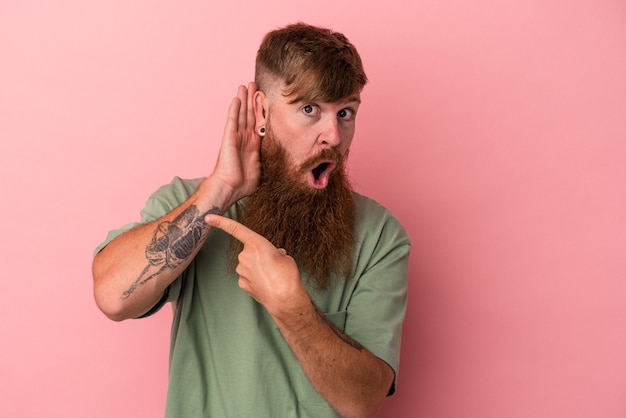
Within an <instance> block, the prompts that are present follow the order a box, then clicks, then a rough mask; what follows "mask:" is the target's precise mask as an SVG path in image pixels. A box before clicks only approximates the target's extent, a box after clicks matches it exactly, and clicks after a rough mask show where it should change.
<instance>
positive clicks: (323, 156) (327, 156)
mask: <svg viewBox="0 0 626 418" xmlns="http://www.w3.org/2000/svg"><path fill="white" fill-rule="evenodd" d="M347 158H348V151H346V152H345V153H344V154H341V153H340V152H339V151H337V150H336V149H333V148H326V149H324V150H322V151H321V152H320V153H319V154H317V155H314V156H313V157H310V158H308V159H307V160H305V161H304V162H303V163H302V164H300V170H299V171H300V173H307V172H309V171H311V170H312V169H313V168H315V167H317V166H318V165H320V164H321V163H324V162H329V161H330V162H334V163H336V164H337V168H341V167H342V166H343V164H344V162H345V160H346V159H347Z"/></svg>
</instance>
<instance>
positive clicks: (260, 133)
mask: <svg viewBox="0 0 626 418" xmlns="http://www.w3.org/2000/svg"><path fill="white" fill-rule="evenodd" d="M259 135H260V136H265V126H261V127H260V128H259Z"/></svg>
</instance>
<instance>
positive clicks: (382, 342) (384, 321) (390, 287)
mask: <svg viewBox="0 0 626 418" xmlns="http://www.w3.org/2000/svg"><path fill="white" fill-rule="evenodd" d="M377 212H380V211H377ZM370 218H371V219H368V220H367V223H366V227H364V228H362V229H361V230H360V231H359V239H360V240H361V245H360V247H359V250H360V253H359V255H358V261H357V267H356V268H357V279H358V283H357V284H356V287H355V289H354V291H353V294H352V297H351V299H350V303H349V305H348V308H347V318H346V328H345V331H346V333H347V334H348V335H350V336H351V337H352V338H354V339H355V340H356V341H358V342H359V343H361V344H362V345H363V346H365V347H366V348H367V349H368V350H369V351H370V352H372V354H374V355H375V356H377V357H378V358H380V359H382V360H383V361H385V362H386V363H387V364H389V366H391V368H392V369H393V370H394V372H395V374H396V378H397V373H398V367H399V358H400V343H401V338H402V323H403V321H404V316H405V312H406V305H407V275H408V261H409V254H410V248H411V245H410V241H409V238H408V235H407V233H406V231H405V230H404V228H403V227H402V225H401V224H400V223H399V222H398V220H397V219H396V218H395V217H394V216H393V215H391V214H390V213H389V212H388V211H386V210H385V212H384V213H383V214H382V216H380V214H379V213H378V214H376V216H370ZM394 391H395V380H394V386H393V387H392V388H391V391H390V393H389V394H392V393H393V392H394Z"/></svg>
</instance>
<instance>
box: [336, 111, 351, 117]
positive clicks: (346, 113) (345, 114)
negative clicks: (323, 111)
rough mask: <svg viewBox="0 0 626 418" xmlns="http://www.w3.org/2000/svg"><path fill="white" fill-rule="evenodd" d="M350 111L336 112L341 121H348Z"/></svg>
mask: <svg viewBox="0 0 626 418" xmlns="http://www.w3.org/2000/svg"><path fill="white" fill-rule="evenodd" d="M352 114H353V113H352V111H351V110H350V109H341V110H340V111H339V112H337V116H339V117H340V118H341V119H350V118H351V117H352Z"/></svg>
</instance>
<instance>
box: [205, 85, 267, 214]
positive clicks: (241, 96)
mask: <svg viewBox="0 0 626 418" xmlns="http://www.w3.org/2000/svg"><path fill="white" fill-rule="evenodd" d="M256 91H257V88H256V84H255V83H254V82H251V83H250V84H248V87H247V88H246V87H245V86H243V85H242V86H239V88H238V90H237V97H234V98H233V100H232V102H231V104H230V107H229V109H228V117H227V119H226V126H225V128H224V135H223V137H222V145H221V147H220V152H219V155H218V158H217V163H216V165H215V170H214V171H213V173H212V174H211V176H210V183H212V185H213V187H220V188H223V190H222V191H223V192H224V193H225V194H226V196H227V198H226V199H227V202H226V204H225V205H224V206H222V209H223V210H227V209H228V208H229V207H230V206H231V205H233V204H234V203H235V202H237V201H238V200H239V199H241V198H242V197H245V196H248V195H250V194H252V193H253V192H254V191H255V190H256V188H257V186H258V184H259V178H260V175H261V162H260V159H259V155H260V149H261V137H260V136H259V134H258V133H257V132H256V130H255V117H254V106H253V100H254V94H255V93H256Z"/></svg>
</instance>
